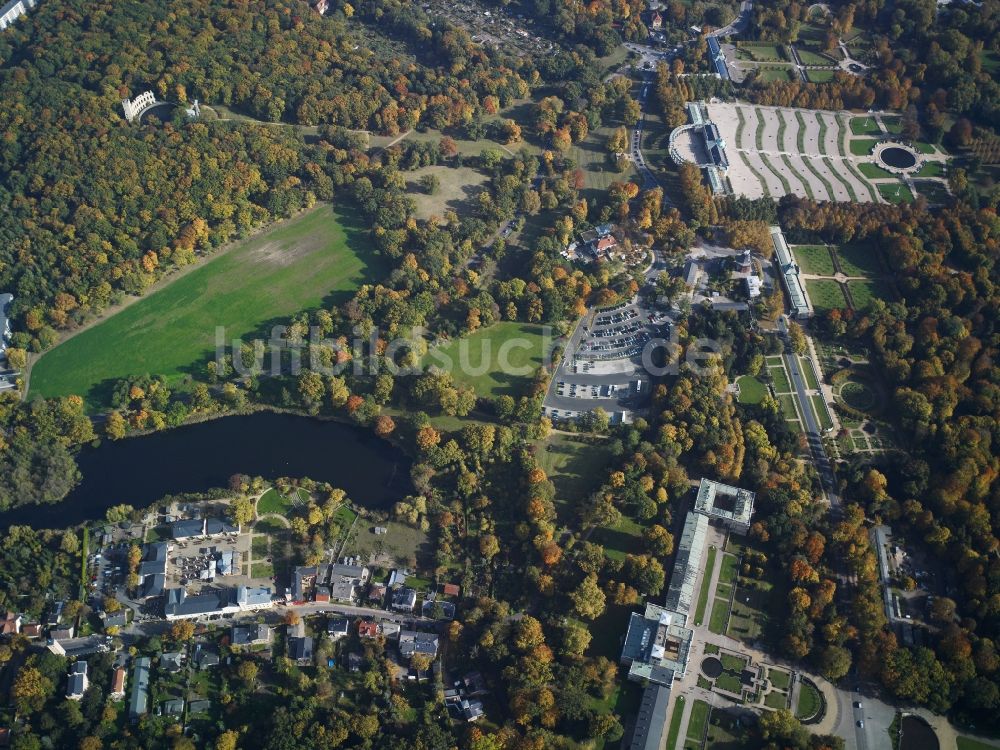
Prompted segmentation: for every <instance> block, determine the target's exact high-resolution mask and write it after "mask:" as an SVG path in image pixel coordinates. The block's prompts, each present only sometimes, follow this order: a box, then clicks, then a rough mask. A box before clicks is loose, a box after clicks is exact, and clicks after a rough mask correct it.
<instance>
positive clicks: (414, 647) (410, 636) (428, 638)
mask: <svg viewBox="0 0 1000 750" xmlns="http://www.w3.org/2000/svg"><path fill="white" fill-rule="evenodd" d="M437 652H438V637H437V635H436V634H434V633H422V632H420V631H417V630H402V631H400V633H399V655H400V656H402V657H403V658H404V659H407V660H409V659H411V658H413V657H414V656H416V655H418V654H419V655H421V656H429V657H430V658H431V659H433V658H434V657H436V656H437Z"/></svg>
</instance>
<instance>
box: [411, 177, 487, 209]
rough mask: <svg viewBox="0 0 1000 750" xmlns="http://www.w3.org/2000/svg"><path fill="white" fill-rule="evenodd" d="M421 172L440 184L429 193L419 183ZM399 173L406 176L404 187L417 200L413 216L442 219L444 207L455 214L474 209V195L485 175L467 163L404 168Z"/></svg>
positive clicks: (481, 188) (485, 178) (485, 179)
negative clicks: (451, 165)
mask: <svg viewBox="0 0 1000 750" xmlns="http://www.w3.org/2000/svg"><path fill="white" fill-rule="evenodd" d="M425 175H434V176H435V177H437V178H438V182H439V184H440V187H439V188H438V190H437V192H436V193H434V194H433V195H432V194H430V193H428V192H427V191H426V190H425V189H424V188H423V187H422V186H421V185H420V179H421V178H422V177H424V176H425ZM403 176H404V177H405V178H406V191H407V193H408V194H409V196H410V197H411V198H413V200H414V202H415V203H416V204H417V217H418V218H420V219H429V218H430V217H431V216H437V217H438V218H441V219H443V218H444V214H445V211H454V212H455V213H457V214H458V215H459V216H464V215H468V214H469V213H471V212H472V211H473V210H475V207H476V205H475V196H476V195H477V194H478V193H479V192H480V191H481V190H483V186H484V185H485V184H486V181H487V180H488V179H489V177H488V176H487V175H485V174H483V173H482V172H480V171H478V170H476V169H472V168H471V167H447V166H444V165H443V164H437V165H434V166H430V167H422V168H421V169H417V170H415V171H413V172H404V173H403Z"/></svg>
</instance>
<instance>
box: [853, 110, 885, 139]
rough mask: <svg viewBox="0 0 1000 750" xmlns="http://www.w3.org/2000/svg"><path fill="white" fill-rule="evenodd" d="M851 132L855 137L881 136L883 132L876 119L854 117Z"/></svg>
mask: <svg viewBox="0 0 1000 750" xmlns="http://www.w3.org/2000/svg"><path fill="white" fill-rule="evenodd" d="M851 132H852V133H853V134H854V135H880V134H881V133H882V130H881V129H880V128H879V126H878V123H877V122H875V118H874V117H868V116H867V115H866V116H864V117H852V118H851Z"/></svg>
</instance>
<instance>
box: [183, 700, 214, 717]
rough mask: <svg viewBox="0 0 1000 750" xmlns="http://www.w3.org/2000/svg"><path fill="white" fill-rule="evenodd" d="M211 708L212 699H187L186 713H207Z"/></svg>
mask: <svg viewBox="0 0 1000 750" xmlns="http://www.w3.org/2000/svg"><path fill="white" fill-rule="evenodd" d="M211 708H212V701H207V700H205V699H204V698H198V699H197V700H193V701H188V714H191V715H194V714H207V713H208V712H209V710H210V709H211Z"/></svg>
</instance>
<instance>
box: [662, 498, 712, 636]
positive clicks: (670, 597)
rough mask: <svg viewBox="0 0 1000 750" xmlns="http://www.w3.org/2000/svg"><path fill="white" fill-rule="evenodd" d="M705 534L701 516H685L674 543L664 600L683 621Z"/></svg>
mask: <svg viewBox="0 0 1000 750" xmlns="http://www.w3.org/2000/svg"><path fill="white" fill-rule="evenodd" d="M707 533H708V517H707V516H704V515H702V514H700V513H688V514H687V518H685V519H684V529H683V530H682V531H681V539H680V542H679V543H678V544H677V557H676V558H675V560H674V570H673V572H672V573H671V574H670V585H669V586H668V587H667V600H666V608H667V609H668V610H671V611H673V612H676V613H678V614H680V615H682V616H683V617H684V619H685V622H686V621H687V617H688V615H689V614H690V612H691V605H692V603H693V602H694V596H695V592H694V585H695V581H696V580H697V578H698V572H699V569H700V566H701V558H702V555H703V553H704V550H705V538H706V535H707Z"/></svg>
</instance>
